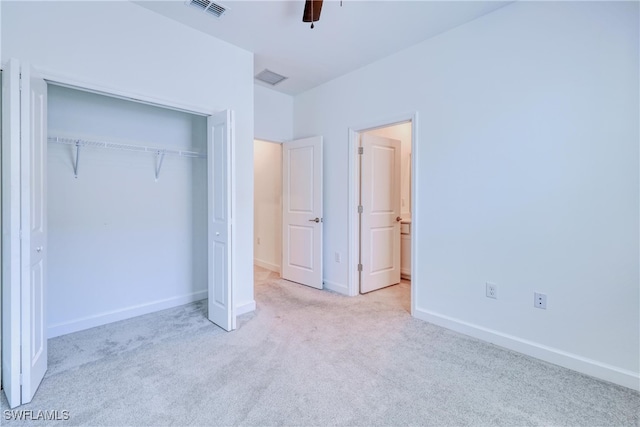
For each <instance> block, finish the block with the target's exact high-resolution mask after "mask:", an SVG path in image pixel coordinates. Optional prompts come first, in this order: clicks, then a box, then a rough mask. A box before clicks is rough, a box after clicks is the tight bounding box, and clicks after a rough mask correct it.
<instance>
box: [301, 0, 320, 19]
mask: <svg viewBox="0 0 640 427" xmlns="http://www.w3.org/2000/svg"><path fill="white" fill-rule="evenodd" d="M321 10H322V0H306V2H305V3H304V14H303V15H302V22H316V21H319V20H320V11H321ZM312 15H313V16H312ZM312 18H313V19H312Z"/></svg>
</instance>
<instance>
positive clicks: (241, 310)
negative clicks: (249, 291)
mask: <svg viewBox="0 0 640 427" xmlns="http://www.w3.org/2000/svg"><path fill="white" fill-rule="evenodd" d="M255 309H256V302H255V300H251V301H249V302H244V303H240V304H236V310H235V311H236V313H235V314H236V316H240V315H242V314H245V313H250V312H252V311H255Z"/></svg>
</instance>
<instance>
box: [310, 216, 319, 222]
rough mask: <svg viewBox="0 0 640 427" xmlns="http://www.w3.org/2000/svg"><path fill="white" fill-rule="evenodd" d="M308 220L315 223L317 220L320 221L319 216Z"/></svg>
mask: <svg viewBox="0 0 640 427" xmlns="http://www.w3.org/2000/svg"><path fill="white" fill-rule="evenodd" d="M309 221H311V222H315V223H318V222H320V218H317V217H316V218H314V219H310V220H309Z"/></svg>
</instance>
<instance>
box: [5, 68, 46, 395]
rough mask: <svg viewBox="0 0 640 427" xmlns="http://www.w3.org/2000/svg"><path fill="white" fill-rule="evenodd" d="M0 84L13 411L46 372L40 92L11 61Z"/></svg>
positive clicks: (40, 83)
mask: <svg viewBox="0 0 640 427" xmlns="http://www.w3.org/2000/svg"><path fill="white" fill-rule="evenodd" d="M4 77H5V79H6V80H5V82H6V85H5V86H4V88H3V89H4V90H3V97H4V99H3V102H4V108H3V113H4V115H5V117H6V119H3V120H4V123H3V125H4V126H3V128H4V132H5V133H4V134H3V147H2V151H3V166H4V168H3V169H5V168H6V169H5V170H3V174H4V175H3V180H2V181H3V193H4V196H3V197H4V198H3V216H4V219H5V220H4V224H3V233H2V234H3V236H2V241H3V245H5V246H4V249H5V250H4V251H3V254H4V260H3V266H2V268H3V331H2V346H3V353H2V369H3V377H4V378H3V382H4V388H5V393H6V395H7V400H8V401H9V405H10V406H11V407H16V406H18V405H21V404H25V403H29V402H30V401H31V400H32V399H33V396H34V394H35V393H36V390H37V389H38V386H39V385H40V383H41V382H42V379H43V377H44V374H45V372H46V370H47V337H46V324H45V322H46V314H45V305H46V304H45V291H46V277H47V274H46V252H47V247H46V242H47V223H46V205H45V202H46V157H47V151H46V149H47V85H46V83H45V82H44V80H41V79H35V78H34V79H32V78H31V70H30V68H29V67H28V66H26V65H22V66H21V65H20V64H19V62H18V61H16V60H11V61H10V62H9V64H8V66H7V67H6V74H5V76H4Z"/></svg>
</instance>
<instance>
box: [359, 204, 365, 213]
mask: <svg viewBox="0 0 640 427" xmlns="http://www.w3.org/2000/svg"><path fill="white" fill-rule="evenodd" d="M363 211H364V209H363V208H362V205H360V206H358V213H362V212H363Z"/></svg>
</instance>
